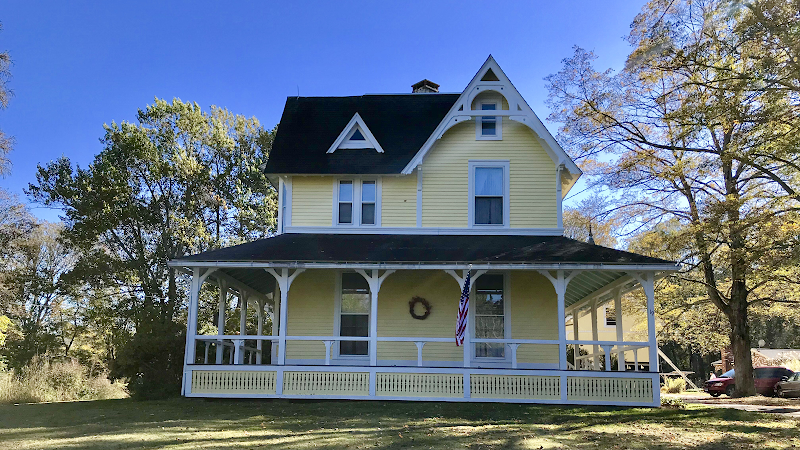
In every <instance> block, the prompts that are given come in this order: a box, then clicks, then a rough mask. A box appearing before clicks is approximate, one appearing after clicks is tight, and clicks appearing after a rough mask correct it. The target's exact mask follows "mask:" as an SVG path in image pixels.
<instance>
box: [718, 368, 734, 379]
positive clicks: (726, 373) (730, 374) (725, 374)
mask: <svg viewBox="0 0 800 450" xmlns="http://www.w3.org/2000/svg"><path fill="white" fill-rule="evenodd" d="M733 375H734V373H733V369H731V370H729V371H727V372H725V373H723V374H722V375H720V376H719V377H720V378H733Z"/></svg>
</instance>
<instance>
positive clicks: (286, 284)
mask: <svg viewBox="0 0 800 450" xmlns="http://www.w3.org/2000/svg"><path fill="white" fill-rule="evenodd" d="M264 270H266V271H267V272H269V273H271V274H272V276H273V277H275V280H276V281H277V282H278V288H279V289H280V291H281V310H280V326H279V331H278V364H279V365H281V366H282V365H284V364H285V363H286V325H287V322H288V320H289V316H288V312H289V311H288V299H289V288H290V287H291V286H292V282H293V281H294V279H295V278H297V276H298V275H300V274H301V273H303V272H304V271H305V269H295V271H294V272H293V273H292V274H291V275H290V274H289V269H288V268H282V269H280V271H281V272H280V274H278V272H276V271H275V269H272V268H268V269H264ZM273 328H274V327H273ZM278 373H282V372H278Z"/></svg>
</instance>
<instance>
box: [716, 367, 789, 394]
mask: <svg viewBox="0 0 800 450" xmlns="http://www.w3.org/2000/svg"><path fill="white" fill-rule="evenodd" d="M792 375H794V372H792V371H791V370H789V369H787V368H785V367H756V368H755V369H754V370H753V377H754V378H755V385H756V392H758V393H759V394H761V395H766V396H772V395H775V385H777V384H778V383H779V382H780V381H781V379H782V378H783V377H790V376H792ZM703 390H704V391H706V392H708V393H709V394H711V396H712V397H719V396H720V395H722V394H725V395H727V396H728V397H732V396H733V391H734V390H736V373H735V371H734V369H731V370H729V371H727V372H725V373H723V374H722V375H720V376H719V377H717V378H712V379H710V380H708V381H706V383H705V384H704V385H703Z"/></svg>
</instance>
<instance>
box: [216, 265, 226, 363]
mask: <svg viewBox="0 0 800 450" xmlns="http://www.w3.org/2000/svg"><path fill="white" fill-rule="evenodd" d="M227 305H228V283H227V282H226V281H225V280H223V279H221V280H219V313H218V315H217V334H219V335H224V334H225V308H226V307H227ZM223 349H224V347H223V345H222V340H219V341H217V359H216V362H217V364H222V351H223Z"/></svg>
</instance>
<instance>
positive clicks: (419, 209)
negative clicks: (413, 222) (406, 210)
mask: <svg viewBox="0 0 800 450" xmlns="http://www.w3.org/2000/svg"><path fill="white" fill-rule="evenodd" d="M417 228H422V166H421V165H420V166H417Z"/></svg>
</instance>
